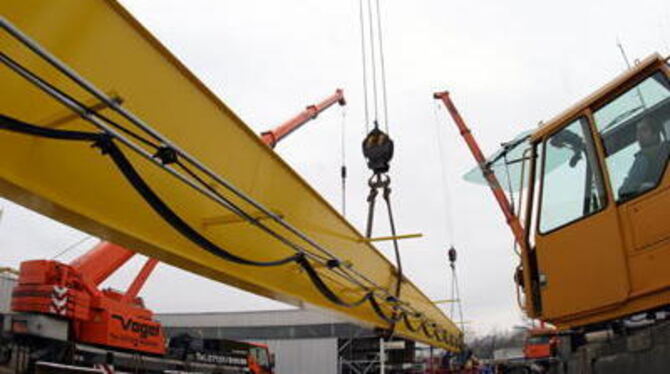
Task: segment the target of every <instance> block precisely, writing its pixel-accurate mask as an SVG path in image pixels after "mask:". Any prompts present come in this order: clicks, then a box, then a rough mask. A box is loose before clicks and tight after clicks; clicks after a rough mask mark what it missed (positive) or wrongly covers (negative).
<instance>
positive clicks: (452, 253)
mask: <svg viewBox="0 0 670 374" xmlns="http://www.w3.org/2000/svg"><path fill="white" fill-rule="evenodd" d="M448 254H449V262H450V263H452V264H453V263H454V262H456V249H455V248H454V247H451V248H449V252H448Z"/></svg>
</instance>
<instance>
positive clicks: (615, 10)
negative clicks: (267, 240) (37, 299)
mask: <svg viewBox="0 0 670 374" xmlns="http://www.w3.org/2000/svg"><path fill="white" fill-rule="evenodd" d="M122 3H123V4H124V5H125V6H126V7H127V8H128V9H129V10H130V11H131V13H133V14H134V15H135V16H136V17H137V18H138V19H139V20H140V21H141V22H142V23H143V24H144V25H145V26H146V27H147V28H148V29H149V30H150V31H151V32H152V33H154V35H156V36H157V37H158V38H159V39H160V40H161V41H162V42H163V43H164V44H165V45H166V46H167V47H168V48H169V49H170V50H171V51H172V52H173V53H174V54H176V55H177V56H178V58H179V59H181V60H182V62H184V63H185V64H186V65H187V66H188V67H189V68H190V69H191V70H192V71H193V72H194V73H195V74H196V75H197V76H198V77H200V79H201V80H203V81H204V82H205V83H206V84H207V85H208V86H209V87H210V88H211V89H212V90H213V91H214V92H215V93H216V94H217V95H219V96H220V97H221V98H222V99H223V100H224V101H225V102H226V103H227V104H228V106H229V107H230V108H231V109H233V111H235V112H236V113H237V114H238V115H239V116H240V117H241V118H242V119H243V120H244V121H246V123H247V124H248V125H249V126H250V127H251V128H253V129H254V130H256V131H258V132H260V131H263V130H266V129H269V128H271V127H273V126H274V125H276V124H278V123H280V122H282V121H284V120H286V119H288V118H290V117H291V116H292V115H294V114H295V113H296V112H297V111H299V110H301V109H302V108H304V107H305V106H306V105H307V104H311V103H313V102H316V101H317V100H319V99H321V98H323V97H325V96H326V95H329V94H331V93H332V92H333V91H334V90H335V89H336V88H343V89H344V91H345V96H346V98H347V101H348V103H349V105H348V106H347V108H346V120H345V127H346V146H345V150H346V163H347V166H348V168H349V178H348V187H347V217H348V218H349V219H350V220H351V221H352V222H353V223H354V224H355V225H356V226H357V227H358V228H360V229H361V231H362V230H363V229H364V227H363V226H364V219H365V214H366V202H365V198H366V195H367V190H366V179H367V176H368V171H367V169H366V167H365V165H364V161H363V158H362V155H361V152H360V142H361V140H362V138H363V136H364V128H365V126H364V115H363V95H362V68H361V54H360V35H359V24H358V4H359V3H358V0H344V1H343V0H340V1H323V0H321V1H317V0H284V1H269V0H265V1H261V0H246V1H229V0H209V1H207V0H181V1H178V0H171V1H167V0H162V1H151V0H122ZM381 12H382V19H383V27H384V46H385V54H386V60H385V62H386V69H387V83H388V102H389V120H390V121H389V126H390V131H391V135H392V137H393V138H394V140H395V142H396V154H395V158H394V160H393V162H392V170H391V177H392V187H393V196H392V199H393V204H394V209H395V211H396V214H397V224H398V227H399V232H400V233H415V232H421V233H423V234H424V235H425V236H424V238H422V239H415V240H407V241H404V242H402V243H401V246H402V254H403V261H404V262H403V264H404V267H405V269H406V272H407V274H408V277H409V278H410V279H412V280H413V281H414V282H415V283H416V284H417V285H418V286H419V287H420V288H422V289H423V290H424V292H425V293H426V294H427V295H428V296H429V297H431V298H433V299H444V298H447V297H450V289H449V285H450V273H449V269H448V266H447V259H446V248H447V246H448V245H449V244H450V243H453V244H454V245H455V246H456V248H457V249H458V250H459V256H460V257H459V263H458V272H459V281H460V285H461V293H462V299H463V301H464V310H465V314H466V316H465V319H466V320H468V321H472V327H473V328H474V329H475V330H477V331H478V332H485V331H489V330H490V329H493V328H509V327H511V326H513V325H515V324H518V323H519V318H520V312H519V310H518V308H517V306H516V301H515V294H514V286H513V281H512V272H513V269H514V267H515V266H516V258H515V255H514V254H513V252H512V248H511V245H512V236H511V234H510V233H509V231H508V229H507V228H506V226H505V224H504V221H503V219H502V214H501V213H500V212H499V211H498V210H497V206H496V205H495V202H494V200H493V198H492V197H491V196H490V192H489V191H488V189H486V188H483V187H480V186H475V185H471V184H468V183H466V182H464V181H463V180H462V179H461V176H462V175H463V174H464V173H465V172H466V171H467V170H468V169H470V168H471V167H472V166H473V162H472V160H471V156H470V154H469V153H467V149H466V147H465V145H464V144H463V143H462V141H461V139H460V138H459V137H458V134H457V133H456V131H454V126H453V124H452V122H451V121H450V120H449V119H448V118H447V117H446V113H445V111H444V110H443V109H442V108H441V107H440V106H439V105H438V104H437V102H435V101H434V100H433V99H432V93H433V92H434V91H438V90H444V89H449V90H450V91H451V92H452V97H453V99H454V100H455V102H456V104H457V106H458V107H459V108H460V110H461V113H462V114H463V116H464V117H465V119H466V121H468V122H469V124H470V126H471V127H472V129H473V131H474V133H475V136H476V137H477V139H478V140H479V141H480V144H481V145H482V148H483V149H484V150H485V151H486V152H487V153H491V152H492V151H493V150H495V148H496V147H497V146H498V145H499V144H500V143H501V142H503V141H506V140H509V139H511V138H512V137H513V136H515V135H516V134H517V133H518V132H520V131H521V130H524V129H529V128H533V127H535V126H536V125H537V123H538V122H539V121H541V120H548V119H550V118H551V117H552V116H553V115H555V114H558V112H560V111H561V110H563V109H565V107H567V106H568V105H570V104H572V103H574V102H576V101H577V100H578V99H580V98H582V97H583V96H585V95H587V94H589V93H590V92H592V91H594V90H595V89H596V88H598V87H599V86H600V85H602V84H604V83H606V82H607V81H609V80H610V79H612V78H613V77H615V76H616V75H617V74H619V73H620V72H622V71H623V70H624V69H625V63H624V61H623V59H622V57H621V55H620V52H619V50H618V48H617V46H616V43H617V39H619V40H621V42H622V43H623V45H624V46H625V49H626V52H627V54H628V56H629V57H630V58H631V60H634V59H638V58H640V59H641V58H643V57H645V56H647V55H648V54H650V53H652V52H654V51H658V52H660V53H662V54H663V55H667V54H670V2H668V1H667V0H638V1H611V0H610V1H605V0H598V1H583V0H582V1H573V0H564V1H551V2H547V1H537V0H532V1H494V0H491V1H458V2H456V1H446V0H431V1H429V0H423V1H399V0H381ZM128 58H132V56H128ZM341 118H342V111H341V110H340V109H339V108H332V109H330V110H329V111H328V112H326V113H324V114H323V115H321V116H320V117H319V118H318V119H317V120H316V121H315V122H312V123H310V124H309V126H307V127H305V128H303V129H301V130H300V131H298V132H296V133H294V134H292V135H291V136H290V137H289V138H287V139H286V140H285V141H284V142H283V143H281V144H280V145H279V146H278V147H277V148H276V151H277V152H278V153H279V154H280V155H281V156H282V157H283V158H284V159H285V160H286V161H287V162H288V163H289V164H290V165H291V166H292V167H293V168H295V169H296V170H297V171H298V172H299V173H300V174H301V175H302V176H303V177H305V178H306V179H307V181H308V182H310V183H311V184H312V185H313V186H314V187H315V188H316V190H317V191H319V192H320V193H321V194H322V195H323V196H325V198H326V199H327V200H328V201H330V202H331V204H333V205H334V206H335V207H338V208H339V207H340V204H341V200H340V193H341V190H340V180H339V167H340V163H341V157H342V152H341V147H340V134H341ZM439 144H441V146H442V156H440V154H441V153H440V151H439V148H438V145H439ZM443 172H444V173H445V176H446V178H445V179H446V185H445V183H444V182H443V180H442V177H441V175H442V174H441V173H443ZM2 207H3V208H4V214H3V217H2V221H1V222H0V248H2V252H0V264H2V265H4V266H18V264H19V262H20V261H22V260H27V259H35V258H51V257H53V256H54V255H56V254H57V253H58V252H60V251H61V250H63V249H65V248H67V247H68V246H70V245H72V244H73V243H76V242H77V241H78V240H80V239H81V238H84V237H86V235H85V234H84V233H81V232H78V231H76V230H73V229H70V228H67V227H64V226H63V225H60V224H58V223H55V222H53V221H50V220H47V219H45V218H43V217H40V216H38V215H37V214H35V213H32V212H29V211H27V210H25V209H23V208H20V207H18V206H16V205H13V204H12V203H10V202H6V201H3V202H2ZM379 212H380V214H378V215H377V218H378V219H379V220H380V221H381V219H382V218H384V216H383V215H382V214H381V212H382V211H381V210H380V211H379ZM450 216H451V217H452V219H449V217H450ZM375 233H376V234H377V235H386V234H388V231H387V227H386V225H384V224H381V222H380V225H379V226H376V232H375ZM94 243H95V240H94V239H91V240H89V241H88V242H86V243H83V244H81V245H79V246H78V247H77V248H75V249H73V250H71V251H69V252H67V253H66V254H65V255H63V256H61V257H60V258H59V259H61V260H64V261H67V260H69V259H72V258H74V257H75V256H77V255H79V254H81V253H83V252H84V251H85V250H86V249H88V248H90V246H91V245H93V244H94ZM380 249H381V250H382V251H383V252H384V253H385V254H386V255H391V252H390V248H388V247H385V246H381V247H380ZM137 257H138V258H137V259H136V260H134V261H132V263H131V264H129V266H127V267H126V268H124V269H123V270H121V271H119V272H118V273H117V274H116V275H115V276H114V277H113V278H112V279H110V281H109V282H108V285H110V286H112V287H115V288H125V286H126V284H127V283H128V282H129V280H130V279H131V278H132V276H133V275H134V274H135V273H136V272H137V270H138V269H139V267H140V266H141V264H142V261H141V260H142V259H141V258H139V256H137ZM143 295H144V297H145V300H146V302H147V305H149V306H150V307H151V308H153V309H154V310H155V311H157V312H187V311H194V312H195V311H233V310H235V311H237V310H258V309H279V308H287V306H285V305H283V304H280V303H277V302H274V301H271V300H267V299H263V298H260V297H257V296H254V295H251V294H248V293H245V292H242V291H239V290H236V289H233V288H230V287H227V286H225V285H221V284H217V283H214V282H211V281H208V280H205V279H202V278H199V277H197V276H194V275H191V274H188V273H185V272H183V271H181V270H178V269H175V268H172V267H170V266H167V265H164V264H161V265H160V266H159V267H158V269H157V270H156V271H155V273H154V275H153V276H152V277H151V278H150V280H149V282H148V283H147V285H146V287H145V290H144V292H143ZM445 310H447V311H448V308H447V309H445Z"/></svg>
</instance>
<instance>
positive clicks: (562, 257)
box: [535, 112, 629, 320]
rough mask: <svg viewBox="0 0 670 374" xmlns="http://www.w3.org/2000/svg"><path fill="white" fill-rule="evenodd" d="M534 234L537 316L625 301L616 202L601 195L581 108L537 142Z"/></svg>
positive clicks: (625, 282)
mask: <svg viewBox="0 0 670 374" xmlns="http://www.w3.org/2000/svg"><path fill="white" fill-rule="evenodd" d="M539 148H540V159H541V169H540V181H541V186H540V196H539V207H538V210H537V212H538V217H537V220H536V221H537V228H536V234H535V246H536V256H537V263H538V272H539V274H538V278H539V283H540V295H541V298H542V312H541V315H542V318H543V319H545V320H561V319H563V318H566V317H568V318H569V316H571V315H574V314H577V313H583V312H588V311H592V310H594V309H598V308H602V307H606V306H608V305H612V304H615V303H617V302H621V301H623V300H625V299H626V297H627V294H628V290H629V282H628V274H627V269H626V261H625V254H624V247H623V240H622V236H621V230H620V227H619V219H618V216H617V209H616V205H615V204H612V203H611V202H609V201H608V199H607V194H606V189H605V186H604V183H603V174H602V172H601V165H600V164H599V162H598V157H597V155H598V152H597V151H596V148H595V146H594V142H593V128H592V126H591V123H590V121H589V117H588V116H587V112H584V113H582V114H581V115H579V116H577V117H576V118H573V119H572V120H570V121H567V122H566V123H565V125H564V126H563V127H561V128H560V129H559V130H557V131H556V132H553V133H551V134H549V135H547V136H546V137H544V139H542V141H541V143H540V144H539Z"/></svg>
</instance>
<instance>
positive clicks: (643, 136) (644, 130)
mask: <svg viewBox="0 0 670 374" xmlns="http://www.w3.org/2000/svg"><path fill="white" fill-rule="evenodd" d="M637 141H638V142H639V143H640V147H641V148H646V147H652V146H655V145H659V144H661V134H660V133H659V131H658V129H657V128H656V127H655V126H654V122H653V121H652V119H651V118H649V117H645V118H643V119H642V120H640V122H638V123H637Z"/></svg>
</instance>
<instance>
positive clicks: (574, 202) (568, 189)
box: [540, 117, 605, 233]
mask: <svg viewBox="0 0 670 374" xmlns="http://www.w3.org/2000/svg"><path fill="white" fill-rule="evenodd" d="M542 173H543V175H542V196H541V197H540V201H541V204H540V233H548V232H550V231H552V230H555V229H557V228H559V227H561V226H564V225H567V224H569V223H571V222H573V221H576V220H578V219H580V218H582V217H585V216H588V215H591V214H593V213H595V212H598V211H600V210H602V209H603V207H604V206H605V193H604V188H603V184H602V178H601V176H600V172H599V169H598V163H597V161H596V153H595V151H594V148H593V139H592V137H591V132H590V130H589V124H588V122H587V121H586V119H585V118H584V117H582V118H579V119H577V120H575V121H574V122H571V123H569V124H568V125H567V126H565V127H563V128H562V129H561V130H560V131H558V132H556V133H554V134H552V135H550V136H549V137H548V138H547V139H546V140H545V142H544V158H543V163H542Z"/></svg>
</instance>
